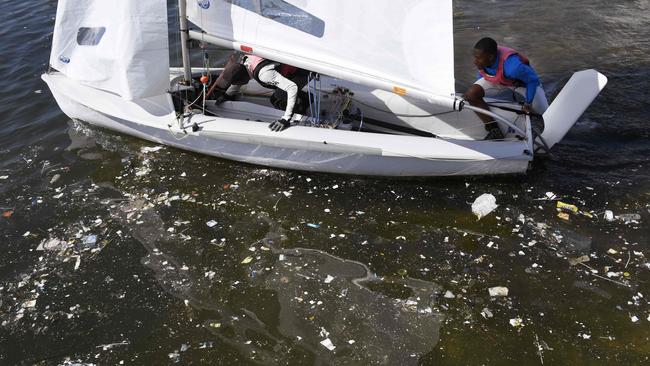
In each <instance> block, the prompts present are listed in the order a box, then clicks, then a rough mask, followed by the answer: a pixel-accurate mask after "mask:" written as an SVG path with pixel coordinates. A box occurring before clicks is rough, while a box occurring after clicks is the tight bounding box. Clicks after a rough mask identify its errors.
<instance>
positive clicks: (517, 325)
mask: <svg viewBox="0 0 650 366" xmlns="http://www.w3.org/2000/svg"><path fill="white" fill-rule="evenodd" d="M510 325H512V326H513V327H515V328H521V327H523V326H524V320H523V319H521V318H519V317H517V318H513V319H510Z"/></svg>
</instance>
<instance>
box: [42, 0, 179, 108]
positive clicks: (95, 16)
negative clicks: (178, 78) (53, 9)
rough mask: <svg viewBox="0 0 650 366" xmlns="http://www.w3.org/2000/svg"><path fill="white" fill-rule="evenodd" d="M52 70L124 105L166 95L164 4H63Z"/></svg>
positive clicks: (103, 0)
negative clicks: (112, 95) (104, 92)
mask: <svg viewBox="0 0 650 366" xmlns="http://www.w3.org/2000/svg"><path fill="white" fill-rule="evenodd" d="M50 65H51V66H52V67H54V68H55V69H57V70H59V71H60V72H62V73H63V74H65V75H66V76H67V77H69V78H70V79H73V80H76V81H79V82H82V83H84V84H86V85H89V86H92V87H94V88H97V89H102V90H107V91H110V92H113V93H116V94H119V95H120V96H122V97H123V98H125V99H129V100H131V99H139V98H146V97H150V96H154V95H160V94H164V93H165V91H166V90H167V89H168V88H169V45H168V39H167V2H166V0H146V1H133V0H111V1H107V0H59V4H58V8H57V14H56V24H55V27H54V35H53V38H52V53H51V55H50Z"/></svg>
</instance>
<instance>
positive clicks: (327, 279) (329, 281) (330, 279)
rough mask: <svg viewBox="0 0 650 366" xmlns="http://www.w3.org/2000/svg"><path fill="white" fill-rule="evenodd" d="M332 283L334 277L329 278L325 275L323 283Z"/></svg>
mask: <svg viewBox="0 0 650 366" xmlns="http://www.w3.org/2000/svg"><path fill="white" fill-rule="evenodd" d="M332 281H334V277H332V276H330V275H327V278H325V281H323V282H325V283H332Z"/></svg>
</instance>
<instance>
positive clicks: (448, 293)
mask: <svg viewBox="0 0 650 366" xmlns="http://www.w3.org/2000/svg"><path fill="white" fill-rule="evenodd" d="M454 298H456V295H454V293H453V292H451V291H449V290H447V292H445V299H454Z"/></svg>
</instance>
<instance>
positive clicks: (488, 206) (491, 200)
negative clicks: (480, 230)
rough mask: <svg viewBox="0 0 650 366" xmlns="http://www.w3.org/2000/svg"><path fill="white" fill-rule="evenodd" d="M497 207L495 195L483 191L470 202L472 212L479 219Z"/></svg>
mask: <svg viewBox="0 0 650 366" xmlns="http://www.w3.org/2000/svg"><path fill="white" fill-rule="evenodd" d="M497 207H498V205H497V199H496V197H494V196H493V195H491V194H489V193H484V194H482V195H481V196H479V197H478V198H477V199H476V200H475V201H474V203H472V212H473V213H474V215H476V216H477V217H478V219H479V220H480V219H482V218H483V217H485V216H487V215H489V214H490V212H492V211H494V209H495V208H497Z"/></svg>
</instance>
